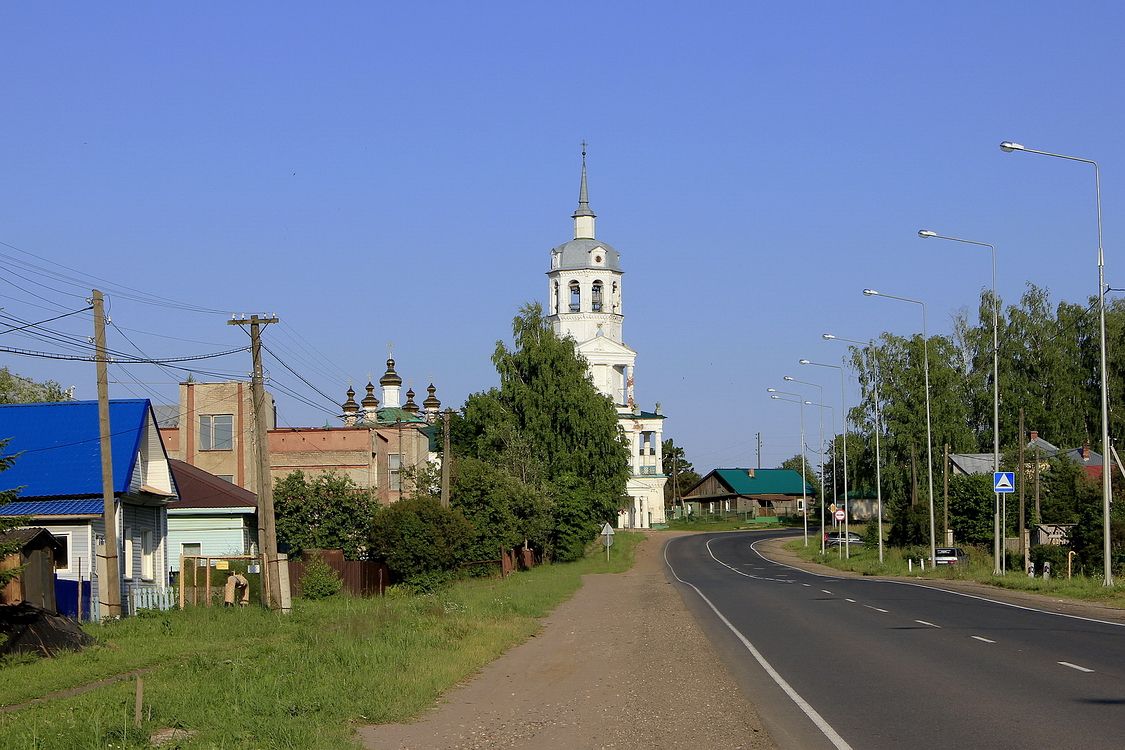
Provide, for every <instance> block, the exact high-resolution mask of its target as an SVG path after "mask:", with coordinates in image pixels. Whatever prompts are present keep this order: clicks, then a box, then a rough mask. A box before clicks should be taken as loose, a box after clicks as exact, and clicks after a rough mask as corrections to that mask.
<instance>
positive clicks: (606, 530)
mask: <svg viewBox="0 0 1125 750" xmlns="http://www.w3.org/2000/svg"><path fill="white" fill-rule="evenodd" d="M602 544H604V545H605V561H606V562H609V548H610V547H612V546H613V527H612V526H610V525H609V522H608V521H607V522H606V524H605V525H604V526H602Z"/></svg>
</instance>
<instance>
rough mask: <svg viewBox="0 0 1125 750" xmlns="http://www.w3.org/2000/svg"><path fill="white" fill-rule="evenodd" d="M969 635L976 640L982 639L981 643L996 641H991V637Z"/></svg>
mask: <svg viewBox="0 0 1125 750" xmlns="http://www.w3.org/2000/svg"><path fill="white" fill-rule="evenodd" d="M969 637H970V638H972V639H974V640H977V641H980V642H981V643H996V641H990V640H989V639H987V638H985V637H984V636H981V635H971V636H969Z"/></svg>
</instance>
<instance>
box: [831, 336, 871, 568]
mask: <svg viewBox="0 0 1125 750" xmlns="http://www.w3.org/2000/svg"><path fill="white" fill-rule="evenodd" d="M821 338H822V339H824V340H825V341H844V342H847V343H849V344H856V345H857V346H862V347H866V348H867V349H868V350H869V351H870V352H871V373H872V375H871V384H872V395H873V399H872V400H873V401H874V403H875V503H876V505H877V506H878V509H879V562H880V563H882V562H883V477H882V463H883V461H882V458H881V457H880V455H879V433H880V432H881V431H882V424H881V422H880V420H879V360H878V359H877V347H876V346H875V340H874V339H872V340H871V341H858V340H856V339H846V338H843V337H842V336H836V335H833V334H831V333H825V334H821Z"/></svg>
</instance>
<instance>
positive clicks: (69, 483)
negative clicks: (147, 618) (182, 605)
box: [0, 399, 177, 613]
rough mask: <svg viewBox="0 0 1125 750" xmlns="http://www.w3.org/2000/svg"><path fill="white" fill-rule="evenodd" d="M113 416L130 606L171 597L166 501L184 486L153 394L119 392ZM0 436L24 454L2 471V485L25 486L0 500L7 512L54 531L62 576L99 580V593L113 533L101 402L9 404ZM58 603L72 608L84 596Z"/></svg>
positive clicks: (1, 413)
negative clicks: (106, 516)
mask: <svg viewBox="0 0 1125 750" xmlns="http://www.w3.org/2000/svg"><path fill="white" fill-rule="evenodd" d="M109 419H110V434H111V437H110V442H111V453H112V466H113V497H114V504H115V509H116V513H115V519H116V526H117V540H118V561H119V569H118V570H117V571H115V574H116V575H118V576H120V578H121V598H122V609H123V611H124V612H126V613H131V612H133V611H135V609H136V608H137V607H138V606H143V607H159V606H164V605H166V604H167V601H170V598H168V597H167V591H168V548H167V534H168V514H167V505H168V503H169V502H171V501H173V500H175V499H176V496H177V493H176V485H175V482H174V480H173V479H172V473H171V470H170V468H169V465H168V457H167V455H166V454H165V452H164V446H163V444H162V443H161V441H160V436H159V433H158V430H157V426H156V416H155V414H154V412H153V410H152V406H151V405H150V404H149V402H148V400H147V399H121V400H112V401H110V403H109ZM0 438H4V439H7V440H9V443H8V445H7V446H6V448H5V451H6V452H7V454H8V455H12V456H15V461H14V462H13V464H12V466H11V467H10V468H9V469H7V470H6V471H4V472H0V489H5V490H8V489H14V490H17V491H18V495H17V498H16V500H15V501H13V502H10V503H7V504H5V505H4V506H2V507H0V516H17V517H21V518H22V520H23V521H24V525H25V526H27V527H41V528H44V529H46V530H47V531H49V532H51V534H52V535H54V537H55V539H56V540H57V541H58V542H59V544H60V547H61V549H60V550H59V551H58V552H57V554H58V557H57V559H58V560H60V561H65V563H64V567H59V568H56V575H57V577H58V578H59V579H61V580H64V581H71V582H74V583H76V584H78V586H81V585H82V582H90V587H91V589H92V591H91V594H92V601H97V600H98V599H97V590H98V576H97V573H96V565H95V564H94V563H95V562H96V561H95V557H96V555H97V550H98V546H99V545H100V544H104V541H105V527H104V526H103V523H102V518H103V516H102V510H103V500H102V473H101V446H100V441H99V433H98V404H97V402H96V401H63V402H60V403H42V404H8V405H0ZM91 568H94V575H93V576H91ZM91 578H92V579H93V580H92V581H91ZM74 583H72V585H74ZM60 590H61V589H60ZM72 590H74V591H75V592H77V591H78V590H79V589H78V588H77V587H76V588H74V589H72ZM166 600H167V601H166ZM57 604H58V609H59V610H60V611H64V612H70V611H74V610H75V609H76V604H77V602H64V601H61V600H60V601H58V602H57ZM84 610H85V611H86V612H88V611H89V607H88V606H84Z"/></svg>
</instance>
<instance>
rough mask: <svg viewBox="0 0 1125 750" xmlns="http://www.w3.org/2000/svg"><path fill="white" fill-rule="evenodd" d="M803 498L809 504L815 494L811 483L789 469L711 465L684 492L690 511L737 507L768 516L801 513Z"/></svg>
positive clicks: (757, 515)
mask: <svg viewBox="0 0 1125 750" xmlns="http://www.w3.org/2000/svg"><path fill="white" fill-rule="evenodd" d="M802 485H803V486H804V487H803V492H804V496H802ZM802 500H807V501H808V503H809V505H812V504H813V503H814V502H816V501H817V498H816V497H815V495H814V491H813V486H812V485H811V484H809V483H807V482H803V481H802V480H801V474H800V473H799V472H796V471H793V470H792V469H738V468H735V469H713V470H712V471H710V472H708V473H707V474H706V475H704V477H703V478H702V479H700V480H699V481H698V482H696V483H695V486H693V487H692V488H691V489H689V490H688V491H687V492H685V493H684V494H683V501H684V503H685V504H686V505H688V506H689V507H691V508H692V512H693V513H722V512H728V511H737V512H739V513H751V514H753V516H754V517H770V518H773V517H778V516H796V515H800V514H801V513H802V512H804V511H805V507H804V506H803V505H802Z"/></svg>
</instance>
